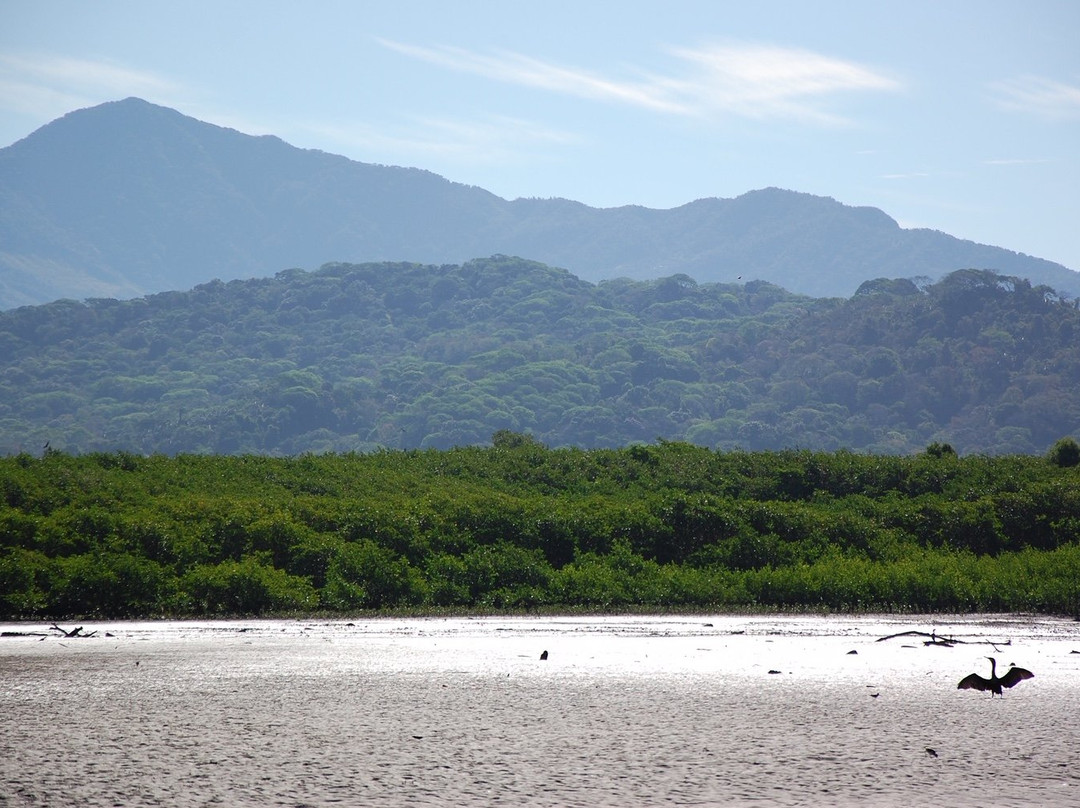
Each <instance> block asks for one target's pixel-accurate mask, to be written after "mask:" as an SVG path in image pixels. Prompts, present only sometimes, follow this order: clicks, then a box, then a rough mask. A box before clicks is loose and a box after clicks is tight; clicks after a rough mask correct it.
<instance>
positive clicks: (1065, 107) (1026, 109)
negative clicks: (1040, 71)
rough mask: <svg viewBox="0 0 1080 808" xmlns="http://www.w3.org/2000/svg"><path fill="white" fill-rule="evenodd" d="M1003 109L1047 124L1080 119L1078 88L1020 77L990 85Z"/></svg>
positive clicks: (1079, 92) (1030, 77)
mask: <svg viewBox="0 0 1080 808" xmlns="http://www.w3.org/2000/svg"><path fill="white" fill-rule="evenodd" d="M990 91H991V93H992V94H993V96H994V100H995V101H996V102H997V104H998V105H999V106H1000V107H1002V108H1003V109H1007V110H1011V111H1014V112H1023V113H1027V114H1029V115H1036V116H1038V117H1041V118H1047V119H1050V120H1061V119H1072V118H1080V85H1076V84H1065V83H1063V82H1060V81H1054V80H1053V79H1048V78H1044V77H1042V76H1021V77H1019V78H1015V79H1009V80H1007V81H999V82H995V83H993V84H991V85H990Z"/></svg>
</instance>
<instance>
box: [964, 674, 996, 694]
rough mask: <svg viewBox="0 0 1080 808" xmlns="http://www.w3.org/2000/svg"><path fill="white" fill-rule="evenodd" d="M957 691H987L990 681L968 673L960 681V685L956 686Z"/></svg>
mask: <svg viewBox="0 0 1080 808" xmlns="http://www.w3.org/2000/svg"><path fill="white" fill-rule="evenodd" d="M956 689H957V690H989V689H990V680H989V679H984V678H983V677H982V676H979V674H977V673H969V674H968V675H967V676H965V677H964V678H963V679H961V680H960V684H958V685H957V686H956Z"/></svg>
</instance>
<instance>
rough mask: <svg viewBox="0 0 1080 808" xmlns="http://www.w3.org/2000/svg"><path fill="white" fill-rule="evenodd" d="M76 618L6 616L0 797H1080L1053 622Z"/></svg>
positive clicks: (481, 800)
mask: <svg viewBox="0 0 1080 808" xmlns="http://www.w3.org/2000/svg"><path fill="white" fill-rule="evenodd" d="M84 626H85V630H86V631H91V630H95V629H96V630H97V631H98V632H99V633H98V635H97V636H95V637H92V638H89V639H62V638H57V637H49V638H47V639H44V640H41V639H39V638H36V637H11V638H4V639H3V640H0V806H31V805H33V806H37V805H72V806H115V805H128V806H136V805H163V806H210V805H223V806H278V805H280V806H324V805H380V806H397V805H402V806H404V805H507V806H510V805H514V806H518V805H530V806H574V805H580V806H597V805H612V806H614V805H619V806H651V805H695V806H706V805H837V806H848V805H850V806H855V805H880V806H885V805H889V806H891V805H896V806H899V805H942V806H946V805H947V806H964V805H972V806H974V805H987V804H994V805H1061V806H1065V805H1077V804H1080V767H1078V766H1077V765H1076V760H1077V750H1078V749H1080V716H1078V714H1077V710H1076V706H1077V705H1080V654H1073V653H1071V652H1072V651H1074V650H1075V651H1080V624H1077V623H1074V622H1070V621H1064V620H1049V619H1034V618H1028V617H1008V618H1004V617H970V618H959V617H950V618H942V617H940V616H935V617H917V616H916V617H908V618H893V617H880V616H870V617H858V618H855V617H724V616H700V617H674V618H673V617H606V618H540V617H537V618H484V619H416V620H391V619H386V620H370V621H363V622H357V623H356V624H355V625H351V624H348V623H346V622H304V621H235V622H205V623H194V622H166V623H126V624H125V623H111V624H104V623H103V624H98V625H90V624H84ZM46 628H47V627H46V626H40V625H34V626H30V625H26V624H23V625H18V626H11V625H6V626H0V629H3V630H6V631H12V630H16V631H42V630H45V629H46ZM931 628H933V629H934V630H935V631H936V633H937V635H939V636H941V635H950V634H952V635H955V636H957V637H958V638H961V639H964V640H966V641H967V642H965V643H962V644H957V645H956V646H954V647H952V648H943V647H938V646H926V645H924V644H923V640H924V639H925V638H922V637H918V636H911V637H899V638H895V639H892V640H887V641H884V642H877V639H878V638H879V637H882V636H885V635H887V634H894V633H898V632H902V631H908V630H918V631H929V630H931ZM105 632H108V633H109V634H112V635H113V636H111V637H109V636H105ZM991 643H993V644H991ZM544 650H547V651H548V652H549V657H548V659H547V660H541V659H540V654H541V652H542V651H544ZM850 651H856V653H855V654H851V653H849V652H850ZM987 655H993V656H996V657H997V659H998V663H999V672H1000V667H1003V666H1007V665H1008V664H1009V663H1010V662H1015V663H1017V664H1019V665H1022V666H1024V667H1027V668H1030V669H1031V670H1032V671H1034V672H1035V674H1036V677H1035V679H1033V680H1031V681H1028V682H1024V683H1022V684H1021V685H1020V686H1018V687H1016V688H1014V689H1012V690H1007V691H1006V694H1005V698H1003V699H998V698H993V699H991V698H990V697H989V696H987V695H986V694H983V693H976V692H973V691H966V690H965V691H958V690H957V689H956V683H957V682H958V681H959V679H960V678H961V677H962V676H964V675H966V674H967V673H970V672H971V671H977V672H979V673H981V674H983V675H987V674H988V671H989V662H987V661H986V660H985V659H984V657H985V656H987ZM771 671H777V672H775V673H774V672H771ZM928 747H929V748H931V749H933V750H934V751H935V752H936V756H934V755H931V754H930V753H929V752H928V751H927V748H928Z"/></svg>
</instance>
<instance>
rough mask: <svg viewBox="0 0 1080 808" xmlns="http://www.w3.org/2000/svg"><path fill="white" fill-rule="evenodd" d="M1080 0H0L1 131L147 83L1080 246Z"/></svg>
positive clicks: (478, 181) (692, 193) (269, 119)
mask: <svg viewBox="0 0 1080 808" xmlns="http://www.w3.org/2000/svg"><path fill="white" fill-rule="evenodd" d="M1078 42H1080V2H1076V0H1022V1H1018V2H999V1H997V0H952V1H951V2H950V0H934V2H928V1H927V0H900V1H898V2H871V1H870V0H849V1H845V2H839V1H837V0H833V1H831V2H830V1H827V0H814V1H813V2H811V0H798V1H796V0H791V1H789V2H780V1H779V0H773V1H770V0H756V2H753V3H749V2H745V0H740V2H723V1H722V0H711V1H703V2H697V1H695V0H665V1H664V2H642V1H640V0H639V1H638V2H632V1H631V2H589V1H588V0H575V1H574V2H563V0H543V2H532V1H531V0H527V1H526V0H521V1H520V2H513V1H512V0H498V1H481V0H429V1H423V0H395V1H394V2H381V1H377V2H376V1H372V2H363V1H362V0H353V1H352V2H325V1H324V2H313V3H300V2H273V1H269V0H229V1H228V2H219V1H218V0H215V1H214V2H205V1H203V0H185V2H182V3H165V2H145V1H144V0H138V1H137V2H136V1H134V0H132V1H127V0H123V1H122V0H99V2H86V1H85V0H78V1H76V2H48V1H47V0H44V1H42V2H26V1H25V0H0V146H6V145H10V144H11V143H13V142H15V141H16V140H18V139H20V138H22V137H24V136H26V135H27V134H29V133H30V132H32V131H33V130H34V129H36V128H37V127H39V126H41V125H43V124H45V123H47V122H48V121H50V120H52V119H54V118H57V117H59V116H61V115H63V114H64V113H66V112H68V111H70V110H72V109H77V108H80V107H86V106H91V105H94V104H98V103H101V102H104V101H109V100H115V99H119V98H125V97H127V96H132V95H135V96H139V97H141V98H145V99H146V100H148V101H152V102H154V103H158V104H163V105H165V106H169V107H174V108H176V109H178V110H180V111H181V112H184V113H185V114H188V115H191V116H193V117H196V118H199V119H201V120H205V121H209V122H212V123H216V124H220V125H225V126H231V127H234V128H236V129H239V130H241V131H243V132H248V133H251V134H266V133H269V134H275V135H278V136H280V137H281V138H283V139H284V140H286V141H288V142H289V143H292V144H294V145H296V146H300V147H304V148H317V149H322V150H324V151H328V152H333V153H337V154H343V155H346V156H348V157H350V158H352V159H355V160H360V161H363V162H370V163H382V164H390V165H403V166H416V167H420V168H425V169H429V170H431V171H434V172H436V173H438V174H440V175H442V176H444V177H446V178H448V179H451V180H454V181H457V182H463V183H466V184H469V185H478V186H481V187H483V188H486V189H488V190H490V191H492V192H493V193H496V194H498V195H499V196H502V197H505V198H508V199H513V198H516V197H521V196H524V197H530V196H532V197H552V196H558V197H565V198H568V199H575V200H579V201H581V202H585V203H587V204H589V205H594V206H601V207H608V206H614V205H623V204H640V205H645V206H647V207H653V208H669V207H674V206H677V205H681V204H684V203H686V202H690V201H692V200H694V199H698V198H701V197H709V196H718V197H733V196H738V195H739V194H742V193H744V192H746V191H749V190H753V189H757V188H763V187H767V186H779V187H782V188H788V189H791V190H796V191H805V192H809V193H813V194H819V195H823V196H831V197H833V198H835V199H837V200H839V201H840V202H843V203H845V204H850V205H872V206H875V207H879V208H881V209H882V210H884V211H885V212H886V213H888V214H889V215H891V216H893V217H894V218H895V219H897V220H898V221H899V222H900V223H901V224H902V225H904V226H907V227H930V228H934V229H937V230H943V231H945V232H947V233H950V234H952V235H955V236H959V237H961V238H968V239H972V240H974V241H979V242H983V243H988V244H995V245H998V246H1002V247H1007V248H1009V249H1013V250H1017V251H1020V252H1025V253H1028V254H1030V255H1036V256H1039V257H1041V258H1048V259H1050V260H1053V261H1058V262H1060V263H1063V264H1065V265H1066V266H1068V267H1070V268H1072V269H1077V270H1080V235H1078V232H1080V225H1078V221H1080V46H1078V45H1077V43H1078Z"/></svg>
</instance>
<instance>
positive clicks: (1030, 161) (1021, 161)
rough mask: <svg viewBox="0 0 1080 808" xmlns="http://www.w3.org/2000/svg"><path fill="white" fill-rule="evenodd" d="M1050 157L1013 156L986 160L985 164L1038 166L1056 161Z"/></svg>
mask: <svg viewBox="0 0 1080 808" xmlns="http://www.w3.org/2000/svg"><path fill="white" fill-rule="evenodd" d="M1054 162H1057V161H1056V160H1051V159H1050V158H1048V157H1012V158H1007V159H1002V160H984V161H983V165H988V166H1038V165H1044V164H1046V163H1054Z"/></svg>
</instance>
